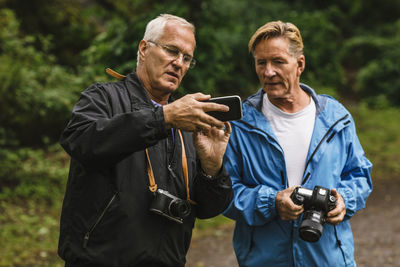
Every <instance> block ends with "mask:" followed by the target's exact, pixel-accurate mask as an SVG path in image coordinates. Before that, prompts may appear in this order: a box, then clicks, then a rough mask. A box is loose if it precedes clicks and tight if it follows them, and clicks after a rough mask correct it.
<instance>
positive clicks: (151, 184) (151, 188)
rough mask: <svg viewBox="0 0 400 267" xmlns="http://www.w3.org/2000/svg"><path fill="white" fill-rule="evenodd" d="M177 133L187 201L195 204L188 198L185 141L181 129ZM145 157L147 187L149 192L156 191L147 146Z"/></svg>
mask: <svg viewBox="0 0 400 267" xmlns="http://www.w3.org/2000/svg"><path fill="white" fill-rule="evenodd" d="M178 133H179V138H180V139H181V146H182V171H183V177H184V180H185V186H186V197H187V201H188V202H189V203H191V204H196V202H195V201H193V200H191V199H190V192H189V175H188V167H187V159H186V152H185V143H184V142H183V137H182V133H181V130H179V129H178ZM146 158H147V174H148V176H149V183H150V186H149V189H150V191H151V192H156V191H157V184H156V181H155V179H154V172H153V168H152V167H151V161H150V156H149V150H148V149H147V148H146Z"/></svg>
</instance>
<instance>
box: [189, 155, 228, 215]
mask: <svg viewBox="0 0 400 267" xmlns="http://www.w3.org/2000/svg"><path fill="white" fill-rule="evenodd" d="M197 166H198V167H197V176H196V178H195V181H194V188H195V195H196V199H195V201H196V203H197V205H196V216H197V217H198V218H200V219H207V218H211V217H214V216H217V215H218V214H221V213H222V212H223V211H224V210H225V209H226V208H227V207H228V205H229V203H230V202H231V200H232V197H233V190H232V182H231V179H229V174H228V172H227V171H226V169H225V168H224V167H222V169H221V171H220V173H219V174H218V176H217V177H214V178H212V179H210V178H209V177H206V176H205V175H203V174H202V173H203V172H202V171H201V167H200V161H198V164H197Z"/></svg>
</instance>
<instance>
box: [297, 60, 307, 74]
mask: <svg viewBox="0 0 400 267" xmlns="http://www.w3.org/2000/svg"><path fill="white" fill-rule="evenodd" d="M305 68H306V58H305V57H304V55H300V56H299V57H298V58H297V76H298V77H300V75H301V74H302V73H303V71H304V69H305Z"/></svg>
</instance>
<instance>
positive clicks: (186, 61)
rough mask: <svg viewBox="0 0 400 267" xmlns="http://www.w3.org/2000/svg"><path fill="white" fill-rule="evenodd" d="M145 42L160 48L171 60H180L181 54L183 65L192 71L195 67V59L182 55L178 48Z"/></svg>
mask: <svg viewBox="0 0 400 267" xmlns="http://www.w3.org/2000/svg"><path fill="white" fill-rule="evenodd" d="M147 42H149V43H150V44H154V45H156V46H159V47H161V48H162V49H163V50H164V52H165V53H166V54H167V55H168V56H169V57H170V58H171V59H173V60H176V59H178V58H180V55H181V54H182V62H183V65H185V66H186V67H189V68H190V69H193V68H194V66H196V59H194V58H193V57H192V56H191V55H188V54H183V53H182V52H181V51H180V50H179V49H178V48H176V47H174V46H169V45H163V44H159V43H156V42H153V41H147Z"/></svg>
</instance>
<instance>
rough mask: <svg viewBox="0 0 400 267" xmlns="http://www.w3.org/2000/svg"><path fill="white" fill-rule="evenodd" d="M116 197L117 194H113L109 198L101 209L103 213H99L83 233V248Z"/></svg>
mask: <svg viewBox="0 0 400 267" xmlns="http://www.w3.org/2000/svg"><path fill="white" fill-rule="evenodd" d="M117 195H118V192H115V193H114V195H113V196H112V197H111V199H110V200H109V201H108V203H107V205H106V206H105V208H104V209H103V211H102V212H101V213H100V215H99V216H98V217H97V219H96V221H95V222H94V224H93V225H92V226H91V227H90V228H89V230H88V231H87V232H86V233H85V236H84V237H83V248H87V246H88V243H89V239H90V235H91V234H92V233H93V231H94V230H95V229H96V227H97V226H98V225H99V223H100V222H101V221H102V220H103V218H104V215H105V214H106V213H107V211H108V210H109V209H110V206H111V204H112V203H113V202H114V201H115V199H116V197H117Z"/></svg>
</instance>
